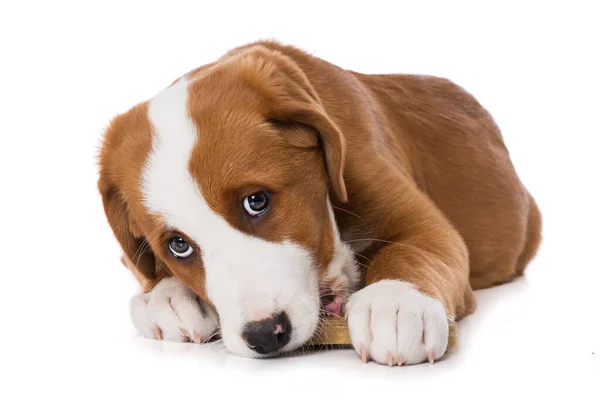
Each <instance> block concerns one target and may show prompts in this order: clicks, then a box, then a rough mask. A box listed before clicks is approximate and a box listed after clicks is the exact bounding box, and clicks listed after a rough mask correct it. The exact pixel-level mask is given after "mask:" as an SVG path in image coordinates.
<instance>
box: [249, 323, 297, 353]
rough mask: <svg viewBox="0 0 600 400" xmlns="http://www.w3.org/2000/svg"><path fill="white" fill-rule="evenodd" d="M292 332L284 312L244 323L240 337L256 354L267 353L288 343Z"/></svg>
mask: <svg viewBox="0 0 600 400" xmlns="http://www.w3.org/2000/svg"><path fill="white" fill-rule="evenodd" d="M291 334H292V326H291V325H290V320H289V319H288V317H287V315H285V313H279V314H275V315H273V316H272V317H271V318H267V319H263V320H260V321H253V322H249V323H248V324H246V326H245V327H244V331H243V332H242V337H243V338H244V340H245V341H246V344H247V345H248V347H250V348H251V349H252V350H254V351H255V352H257V353H258V354H269V353H273V352H274V351H277V350H279V349H281V348H282V347H283V346H285V345H286V344H288V342H289V341H290V336H291Z"/></svg>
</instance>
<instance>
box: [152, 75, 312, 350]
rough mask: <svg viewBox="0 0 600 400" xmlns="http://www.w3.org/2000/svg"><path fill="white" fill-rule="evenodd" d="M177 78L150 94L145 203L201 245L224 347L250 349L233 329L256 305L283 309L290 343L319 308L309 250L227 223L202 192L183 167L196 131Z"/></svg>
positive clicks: (304, 334)
mask: <svg viewBox="0 0 600 400" xmlns="http://www.w3.org/2000/svg"><path fill="white" fill-rule="evenodd" d="M188 84H189V81H188V80H186V79H182V80H180V81H178V82H177V83H175V84H174V85H173V86H171V87H169V88H167V89H165V90H164V91H163V92H161V93H159V94H158V95H157V96H156V97H155V98H154V99H152V100H151V101H150V104H149V107H148V118H149V120H150V122H151V124H152V125H153V128H154V136H153V142H152V152H151V153H150V154H149V156H148V159H147V161H146V165H145V169H144V171H143V173H142V182H141V183H142V185H141V187H142V193H143V196H144V203H145V206H146V207H147V208H148V210H149V211H150V212H153V213H156V214H158V215H160V216H162V218H163V219H164V221H165V222H166V223H167V224H168V225H169V226H170V227H172V228H174V229H177V230H179V231H181V232H182V233H185V234H186V235H188V236H189V237H190V238H191V239H192V240H193V241H194V242H195V243H196V244H197V245H198V246H199V247H200V250H201V252H202V260H203V264H204V269H205V273H206V290H207V293H208V296H209V297H210V299H211V300H212V301H213V303H214V304H215V306H216V308H217V312H218V313H219V316H220V319H221V327H222V330H223V339H224V341H225V344H226V345H227V347H228V348H229V349H230V350H232V351H234V352H235V353H238V354H241V355H255V354H254V353H253V352H252V351H250V350H249V349H248V348H247V346H246V345H245V344H244V343H243V341H242V340H241V338H240V337H239V334H240V333H241V329H242V327H243V325H244V324H245V323H246V322H248V319H250V318H251V317H250V316H251V315H252V314H253V313H256V312H263V310H266V312H268V313H270V312H274V311H284V310H285V311H286V313H287V314H288V316H289V318H290V321H291V322H292V326H293V331H292V339H291V341H290V344H289V345H288V347H293V346H298V345H300V344H301V343H302V342H304V341H305V340H307V339H308V338H309V336H310V334H312V331H313V330H314V327H315V325H316V323H317V318H318V313H319V301H318V283H317V273H316V268H315V266H314V263H313V261H312V258H311V256H310V253H309V251H307V250H306V249H303V248H301V247H300V246H298V245H295V244H293V243H290V242H281V243H273V242H268V241H265V240H263V239H260V238H257V237H253V236H250V235H247V234H244V233H243V232H240V231H239V230H237V229H235V228H233V227H232V226H231V225H230V224H229V223H228V222H227V221H226V220H225V219H224V218H223V216H221V215H219V214H217V213H216V212H215V211H213V210H212V209H211V208H210V207H209V205H208V204H207V202H206V200H205V199H204V197H203V196H202V192H201V190H200V188H199V187H198V183H197V182H196V181H195V180H194V178H193V177H192V176H191V174H190V172H189V169H188V166H189V160H190V157H191V154H192V150H193V148H194V145H195V143H196V139H197V137H198V134H202V132H200V133H198V132H197V131H196V128H195V125H194V123H193V121H192V120H191V119H190V116H189V111H188V107H187V104H188V101H187V100H188Z"/></svg>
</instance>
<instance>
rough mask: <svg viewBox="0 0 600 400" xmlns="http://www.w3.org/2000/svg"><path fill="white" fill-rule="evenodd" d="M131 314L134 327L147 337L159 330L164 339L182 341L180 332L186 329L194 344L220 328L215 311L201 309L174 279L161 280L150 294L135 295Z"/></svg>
mask: <svg viewBox="0 0 600 400" xmlns="http://www.w3.org/2000/svg"><path fill="white" fill-rule="evenodd" d="M130 311H131V318H132V320H133V324H134V326H135V327H136V328H137V329H138V331H139V332H140V333H141V334H142V335H143V336H145V337H147V338H155V335H154V329H155V328H156V327H158V328H160V331H161V332H162V338H163V339H165V340H170V341H173V342H183V341H185V340H186V337H185V336H184V335H183V334H182V331H181V330H182V329H185V330H186V331H187V332H188V333H189V335H190V336H189V338H190V339H191V340H193V341H194V342H200V341H207V340H208V339H210V338H211V337H212V336H213V335H214V334H215V332H216V331H217V329H218V327H219V323H218V319H217V315H216V313H215V312H214V310H213V309H212V308H211V307H209V306H208V305H206V304H203V305H202V306H201V305H200V303H199V300H198V298H197V296H196V294H195V293H194V292H192V291H191V290H190V289H188V288H187V287H186V286H184V285H183V284H182V283H181V282H179V280H177V278H166V279H163V280H162V281H160V282H159V284H158V285H156V287H155V288H154V289H153V290H152V291H151V292H150V293H147V294H141V295H139V296H135V297H134V298H133V299H131V303H130Z"/></svg>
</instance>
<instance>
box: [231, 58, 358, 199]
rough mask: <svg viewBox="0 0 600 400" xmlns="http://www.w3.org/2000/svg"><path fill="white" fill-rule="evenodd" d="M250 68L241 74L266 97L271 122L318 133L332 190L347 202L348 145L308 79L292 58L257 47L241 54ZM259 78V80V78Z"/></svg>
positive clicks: (245, 64) (266, 111) (267, 112)
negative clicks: (289, 124)
mask: <svg viewBox="0 0 600 400" xmlns="http://www.w3.org/2000/svg"><path fill="white" fill-rule="evenodd" d="M241 57H242V58H243V59H244V60H243V61H245V62H244V63H242V65H244V66H246V67H250V68H247V69H246V70H245V71H240V72H241V76H242V77H245V78H246V79H247V80H248V82H249V83H250V84H252V85H253V86H255V87H257V88H258V89H259V90H262V92H263V94H265V95H266V97H267V100H268V102H267V109H266V110H265V113H266V117H267V119H268V120H272V121H276V122H283V123H300V124H303V125H307V126H310V127H312V128H314V129H315V130H316V132H318V135H319V143H320V146H321V148H322V150H323V156H324V159H325V164H326V168H327V173H328V175H329V180H330V182H331V186H332V188H333V191H334V193H335V195H336V197H337V198H338V200H339V201H341V202H343V203H345V202H346V201H348V194H347V192H346V185H345V183H344V176H343V173H344V162H345V155H346V143H345V140H344V136H343V134H342V132H341V131H340V129H339V128H338V126H337V125H336V124H335V122H334V121H332V120H331V118H329V116H328V115H327V113H326V111H325V109H324V107H323V104H322V103H321V100H320V98H319V96H318V95H317V93H316V91H315V90H314V88H313V86H312V85H311V84H310V82H309V80H308V78H307V77H306V75H305V74H304V72H302V70H301V69H300V67H299V66H298V65H297V64H296V63H295V62H294V61H293V60H292V59H290V58H289V57H287V56H285V55H283V54H282V53H280V52H277V51H270V50H267V49H264V48H257V49H252V50H250V51H248V52H247V53H246V54H242V55H241ZM257 78H258V79H257Z"/></svg>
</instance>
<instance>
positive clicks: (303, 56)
mask: <svg viewBox="0 0 600 400" xmlns="http://www.w3.org/2000/svg"><path fill="white" fill-rule="evenodd" d="M189 76H193V78H194V82H193V84H192V85H191V89H190V91H191V92H190V93H192V94H194V93H195V94H196V95H190V104H189V105H188V107H189V109H190V113H191V117H192V120H193V121H194V122H195V124H196V127H197V129H198V131H199V132H200V134H199V142H198V144H197V146H196V148H195V149H194V153H193V155H192V160H191V162H190V171H191V173H192V175H193V176H194V177H195V178H196V179H197V180H198V182H200V186H201V188H202V190H203V195H204V196H205V198H206V199H207V202H208V203H209V205H210V206H211V207H212V208H213V209H214V210H215V211H217V212H220V213H221V214H223V215H224V216H225V218H226V219H227V220H228V222H229V223H230V224H231V225H232V226H234V227H236V228H237V229H239V230H241V231H244V232H247V233H249V234H252V235H257V236H260V237H262V238H264V239H266V240H273V241H278V240H281V239H282V238H287V237H291V238H293V240H294V241H296V242H298V243H301V244H302V245H304V246H305V247H306V248H309V249H310V250H311V251H312V252H313V255H314V256H315V259H317V260H318V263H319V265H320V267H321V268H323V269H324V268H325V266H326V265H327V264H328V262H329V261H330V260H331V257H332V248H333V244H332V243H333V238H332V237H331V229H330V228H331V227H330V225H329V224H330V220H329V218H328V216H327V209H326V204H327V203H326V202H327V194H328V192H329V194H330V197H331V200H332V202H333V205H334V207H335V217H336V221H337V224H338V226H339V230H340V232H341V233H342V237H343V238H344V239H346V240H347V241H348V242H349V243H359V242H361V241H370V242H372V244H371V245H370V246H368V248H366V249H365V250H364V251H363V252H362V254H360V255H359V256H360V257H361V260H360V261H364V260H369V262H368V266H367V268H366V271H365V283H366V284H367V285H368V284H371V283H374V282H377V281H379V280H382V279H398V280H402V281H408V282H411V283H414V284H415V285H417V286H418V287H419V288H420V289H421V290H422V291H424V292H425V293H427V294H429V295H431V296H433V297H435V298H437V299H440V300H441V301H442V302H443V304H444V306H445V308H446V311H447V313H448V314H449V315H451V316H455V317H456V318H461V317H463V316H465V315H467V314H469V313H471V312H473V310H474V309H475V298H474V296H473V293H472V289H478V288H484V287H489V286H492V285H496V284H499V283H502V282H506V281H509V280H511V279H512V278H513V277H514V276H517V275H520V274H522V273H523V272H524V270H525V266H526V265H527V263H528V262H529V261H530V260H531V259H532V257H533V256H534V255H535V253H536V251H537V248H538V245H539V242H540V237H541V216H540V213H539V210H538V209H537V206H536V204H535V201H534V200H533V198H532V197H531V195H530V194H529V193H528V192H527V190H526V189H525V188H524V187H523V185H522V184H521V182H520V181H519V178H518V176H517V174H516V172H515V170H514V167H513V165H512V163H511V161H510V157H509V153H508V151H507V149H506V148H505V146H504V143H503V140H502V136H501V134H500V132H499V130H498V128H497V126H496V124H495V123H494V121H493V119H492V118H491V116H490V115H489V114H488V112H487V111H486V110H485V109H484V108H483V107H482V106H481V105H479V103H478V102H477V101H476V100H475V99H474V98H473V97H472V96H471V95H469V94H468V93H467V92H465V91H464V90H463V89H462V88H460V87H458V86H456V85H455V84H453V83H451V82H449V81H447V80H445V79H441V78H436V77H424V76H412V75H364V74H360V73H356V72H352V71H347V70H343V69H341V68H339V67H337V66H335V65H332V64H330V63H327V62H326V61H323V60H321V59H318V58H315V57H313V56H311V55H308V54H307V53H305V52H303V51H301V50H299V49H296V48H293V47H289V46H282V45H280V44H278V43H274V42H259V43H255V44H251V45H248V46H243V47H240V48H238V49H234V50H232V51H230V52H229V53H228V54H227V55H226V56H224V57H223V58H222V59H220V60H218V61H217V62H215V63H213V64H210V65H207V66H204V67H201V68H198V69H196V70H194V71H192V72H190V74H189ZM144 107H146V105H145V104H141V105H139V106H137V107H136V108H134V109H132V110H130V111H129V112H128V113H126V114H124V115H122V116H120V117H118V118H117V119H115V121H114V122H113V123H112V124H111V127H110V128H109V130H108V131H107V134H106V138H105V142H104V145H103V149H102V154H101V158H100V167H101V178H100V181H99V188H100V191H101V193H102V196H103V201H104V204H105V210H106V214H107V218H108V220H109V222H110V224H111V226H112V228H113V230H114V232H115V236H116V237H117V239H118V240H119V242H120V243H121V245H122V246H123V249H124V251H125V253H126V255H127V257H128V258H129V259H130V260H131V261H132V262H133V263H134V264H135V265H136V266H137V268H138V269H139V270H140V271H141V272H142V274H143V275H144V276H145V278H147V279H149V280H150V283H149V284H148V285H147V286H146V287H147V289H149V288H151V287H152V286H153V284H155V283H156V282H158V281H159V280H160V279H161V278H162V277H164V276H168V275H169V274H171V273H174V274H175V275H177V276H178V277H179V278H180V279H182V281H183V282H184V283H186V284H187V285H188V286H190V287H191V288H192V289H193V290H194V291H196V293H198V294H199V295H202V296H204V295H205V290H204V275H203V274H204V273H203V270H202V262H201V255H198V256H197V259H196V260H195V261H194V264H193V266H191V267H190V265H182V264H181V263H180V262H176V261H174V260H173V259H172V257H170V256H169V255H168V254H167V251H166V246H165V245H164V243H165V240H166V238H168V233H169V232H167V227H165V226H162V223H161V221H160V218H159V216H152V215H148V213H147V211H146V210H144V209H143V207H142V206H141V205H140V204H141V201H140V197H139V196H140V194H139V188H138V183H137V181H136V179H138V178H139V176H140V173H141V172H140V171H141V168H142V165H143V162H144V159H145V157H146V155H147V154H148V151H149V149H150V145H151V132H150V128H149V126H148V125H149V124H148V121H147V118H146V117H145V115H143V114H144V112H145V111H144ZM203 132H204V133H210V134H203ZM216 132H218V134H217V133H216ZM249 138H252V139H249ZM273 166H276V168H274V167H273ZM265 185H266V186H267V188H268V189H269V190H270V191H272V192H273V193H274V196H276V198H275V200H276V203H277V211H276V212H274V213H272V214H269V216H268V218H266V219H265V220H264V221H261V223H260V224H253V223H249V222H248V221H247V220H245V219H244V218H243V215H241V213H240V209H239V207H238V206H237V205H239V201H238V202H232V201H230V199H232V198H233V199H242V198H243V197H244V196H246V195H248V194H251V193H252V192H253V191H255V190H257V189H261V188H264V187H265ZM329 189H330V190H329ZM299 200H301V201H299ZM199 223H201V221H199ZM144 241H147V242H148V243H149V245H150V248H151V249H152V250H150V248H144ZM363 257H364V260H363ZM207 300H209V299H207Z"/></svg>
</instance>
